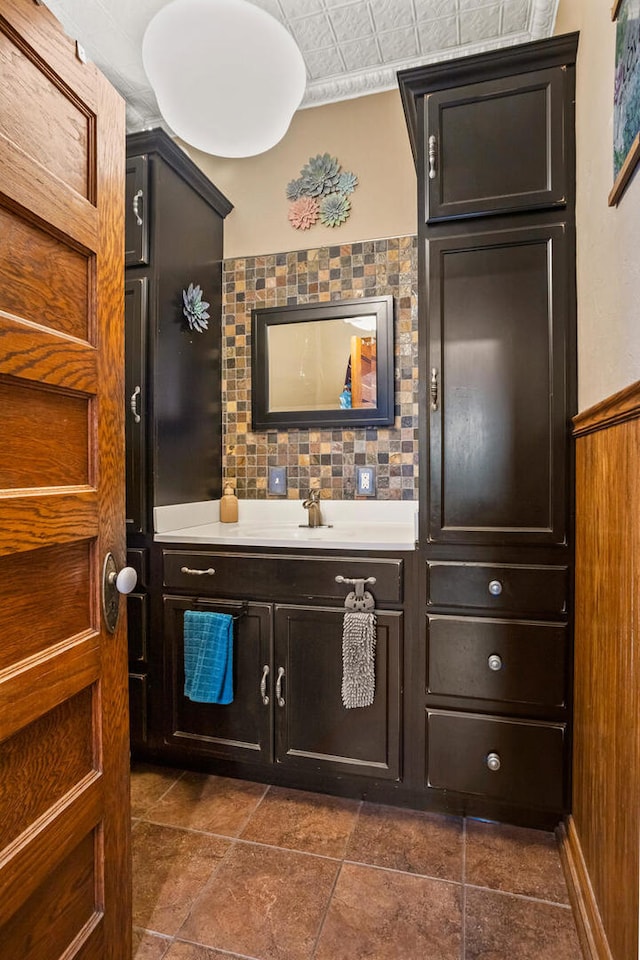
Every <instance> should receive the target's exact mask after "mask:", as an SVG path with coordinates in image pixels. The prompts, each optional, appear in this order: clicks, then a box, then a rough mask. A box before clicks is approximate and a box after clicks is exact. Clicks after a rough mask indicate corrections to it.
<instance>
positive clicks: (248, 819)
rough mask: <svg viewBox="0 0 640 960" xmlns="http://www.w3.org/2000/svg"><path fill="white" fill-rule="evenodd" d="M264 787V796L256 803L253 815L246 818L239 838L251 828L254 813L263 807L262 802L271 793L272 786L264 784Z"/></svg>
mask: <svg viewBox="0 0 640 960" xmlns="http://www.w3.org/2000/svg"><path fill="white" fill-rule="evenodd" d="M263 786H264V790H263V792H262V796H261V797H260V799H259V800H258V802H257V803H256V805H255V807H254V808H253V810H252V811H251V813H250V814H249V815H248V816H247V817H246V819H245V821H244V823H243V824H242V826H241V827H240V833H239V834H238V837H240V836H242V834H243V832H244V831H245V830H246V829H247V827H248V826H249V823H250V822H251V818H252V817H253V815H254V813H255V812H256V810H257V809H258V808H259V807H260V806H261V804H262V801H263V800H264V798H265V797H266V795H267V794H268V793H269V790H270V789H271V786H270V784H268V783H266V784H263Z"/></svg>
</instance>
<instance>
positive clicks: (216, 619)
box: [184, 610, 233, 703]
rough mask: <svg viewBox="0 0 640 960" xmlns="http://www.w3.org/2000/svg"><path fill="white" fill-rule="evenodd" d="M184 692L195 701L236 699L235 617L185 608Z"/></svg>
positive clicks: (208, 701) (217, 701)
mask: <svg viewBox="0 0 640 960" xmlns="http://www.w3.org/2000/svg"><path fill="white" fill-rule="evenodd" d="M184 695H185V697H188V699H189V700H193V701H194V702H195V703H232V701H233V617H231V616H229V614H227V613H206V612H205V611H202V610H185V613H184Z"/></svg>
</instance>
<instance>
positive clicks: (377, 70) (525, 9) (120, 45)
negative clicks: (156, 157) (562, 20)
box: [44, 0, 558, 131]
mask: <svg viewBox="0 0 640 960" xmlns="http://www.w3.org/2000/svg"><path fill="white" fill-rule="evenodd" d="M44 2H45V3H46V5H47V6H48V7H50V9H51V10H52V11H53V12H54V13H55V14H56V16H57V17H58V19H59V20H61V22H62V24H63V25H64V27H65V29H66V31H67V33H68V34H70V36H72V37H74V38H75V39H78V40H79V41H80V43H81V44H82V45H83V47H84V48H85V51H86V53H87V55H88V56H89V58H90V59H91V60H93V61H94V62H95V63H96V64H97V65H98V66H99V67H100V69H101V70H102V72H103V73H104V74H106V76H107V77H108V78H109V79H110V80H111V82H112V83H113V85H114V86H115V87H116V89H117V90H119V91H120V93H121V94H122V95H123V97H124V98H125V100H126V101H127V125H128V129H129V130H130V131H132V130H140V129H143V128H146V127H154V126H158V124H159V123H160V122H161V119H160V116H159V112H158V106H157V104H156V101H155V97H154V95H153V92H152V91H151V89H150V87H149V83H148V81H147V78H146V75H145V72H144V69H143V66H142V56H141V43H142V37H143V34H144V31H145V28H146V26H147V24H148V22H149V20H150V19H151V18H152V17H153V16H154V14H155V13H157V11H158V10H159V9H160V8H161V7H163V6H165V4H167V3H169V2H170V0H44ZM251 2H253V3H255V5H256V6H258V7H262V8H263V9H264V10H266V11H267V12H268V13H271V14H272V15H273V16H274V17H276V18H277V19H278V20H280V21H281V22H282V23H283V24H284V25H285V27H286V28H287V29H288V30H289V31H290V33H291V34H292V35H293V36H294V37H295V39H296V41H297V42H298V46H299V47H300V50H301V51H302V54H303V56H304V59H305V63H306V66H307V76H308V83H307V91H306V94H305V98H304V100H303V103H302V106H304V107H311V106H317V105H319V104H322V103H331V102H332V101H334V100H346V99H349V98H351V97H359V96H363V95H364V94H367V93H377V92H379V91H381V90H389V89H392V88H393V87H395V86H396V71H397V70H402V69H405V68H407V67H412V66H418V65H420V64H425V63H433V62H435V61H438V60H445V59H450V58H452V57H457V56H462V55H465V54H471V53H480V52H482V51H484V50H489V49H493V48H496V47H504V46H510V45H512V44H515V43H525V42H526V41H527V40H540V39H542V38H544V37H548V36H550V35H551V34H552V33H553V27H554V23H555V17H556V11H557V6H558V0H251Z"/></svg>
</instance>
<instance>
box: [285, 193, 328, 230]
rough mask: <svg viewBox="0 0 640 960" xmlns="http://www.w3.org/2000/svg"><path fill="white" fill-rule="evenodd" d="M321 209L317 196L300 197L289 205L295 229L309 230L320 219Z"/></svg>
mask: <svg viewBox="0 0 640 960" xmlns="http://www.w3.org/2000/svg"><path fill="white" fill-rule="evenodd" d="M319 214H320V209H319V205H318V201H317V200H316V199H315V197H300V198H299V199H298V200H294V201H293V203H292V204H291V206H290V207H289V220H290V222H291V226H292V227H293V228H294V229H295V230H308V229H309V228H310V227H312V226H313V224H314V223H315V222H316V220H317V219H318V216H319Z"/></svg>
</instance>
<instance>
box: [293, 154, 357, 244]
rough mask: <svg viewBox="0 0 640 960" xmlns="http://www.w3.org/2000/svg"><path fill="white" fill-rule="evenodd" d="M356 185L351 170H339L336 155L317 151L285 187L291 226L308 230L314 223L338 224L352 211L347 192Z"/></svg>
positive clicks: (332, 225)
mask: <svg viewBox="0 0 640 960" xmlns="http://www.w3.org/2000/svg"><path fill="white" fill-rule="evenodd" d="M357 185H358V178H357V176H356V175H355V173H351V171H347V170H342V168H341V166H340V163H339V162H338V159H337V158H336V157H332V156H331V154H329V153H319V154H317V155H316V156H315V157H309V160H308V161H307V163H305V165H304V166H303V168H302V170H301V171H300V175H299V176H298V177H296V178H294V179H293V180H290V181H289V183H288V184H287V187H286V191H285V192H286V195H287V200H289V201H290V205H289V222H290V224H291V226H292V227H293V228H294V230H309V229H310V228H311V227H312V226H313V225H314V224H315V223H318V222H319V223H321V224H322V225H323V226H325V227H339V226H340V224H342V223H344V222H345V220H347V219H348V218H349V214H350V213H351V200H350V199H349V197H350V194H352V193H353V191H354V190H355V188H356V187H357Z"/></svg>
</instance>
